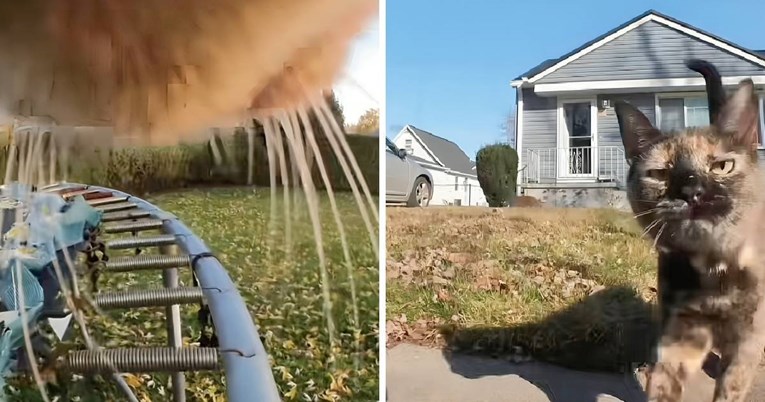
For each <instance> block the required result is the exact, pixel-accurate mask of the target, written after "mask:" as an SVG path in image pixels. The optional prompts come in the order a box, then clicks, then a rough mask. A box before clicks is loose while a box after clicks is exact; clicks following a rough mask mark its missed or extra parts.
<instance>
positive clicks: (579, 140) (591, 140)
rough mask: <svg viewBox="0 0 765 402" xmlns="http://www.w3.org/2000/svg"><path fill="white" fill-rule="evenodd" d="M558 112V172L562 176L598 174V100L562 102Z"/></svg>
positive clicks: (591, 175) (573, 176)
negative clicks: (596, 130) (596, 140)
mask: <svg viewBox="0 0 765 402" xmlns="http://www.w3.org/2000/svg"><path fill="white" fill-rule="evenodd" d="M558 112H559V116H558V140H559V142H558V175H559V177H570V178H575V177H594V176H595V172H596V162H597V161H596V159H597V153H596V150H595V136H594V133H595V131H594V130H593V128H594V125H595V118H596V116H597V111H596V109H595V102H594V101H590V100H587V101H570V102H569V101H566V102H563V103H561V106H560V108H559V111H558Z"/></svg>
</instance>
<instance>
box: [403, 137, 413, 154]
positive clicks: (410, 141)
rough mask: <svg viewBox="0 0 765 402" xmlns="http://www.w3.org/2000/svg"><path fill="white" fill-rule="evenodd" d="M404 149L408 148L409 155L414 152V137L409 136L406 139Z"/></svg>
mask: <svg viewBox="0 0 765 402" xmlns="http://www.w3.org/2000/svg"><path fill="white" fill-rule="evenodd" d="M404 149H406V153H408V154H409V155H411V154H412V139H411V138H407V139H406V141H404Z"/></svg>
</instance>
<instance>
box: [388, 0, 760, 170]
mask: <svg viewBox="0 0 765 402" xmlns="http://www.w3.org/2000/svg"><path fill="white" fill-rule="evenodd" d="M649 9H655V10H656V11H659V12H661V13H664V14H667V15H669V16H670V17H674V18H677V19H679V20H681V21H684V22H686V23H688V24H691V25H693V26H696V27H697V28H699V29H702V30H705V31H707V32H709V33H712V34H715V35H717V36H720V37H722V38H724V39H727V40H729V41H732V42H735V43H737V44H739V45H741V46H744V47H748V48H750V49H765V28H763V27H765V2H762V0H726V1H724V2H723V1H720V0H718V1H710V0H695V1H688V0H673V1H667V0H664V1H635V0H631V1H602V0H601V1H590V0H578V1H564V0H557V1H549V0H548V1H544V0H534V1H512V2H511V1H506V0H480V1H472V2H469V1H465V0H387V8H386V13H387V16H386V17H387V23H386V31H387V38H386V59H387V60H386V64H387V66H386V81H387V88H386V115H387V119H386V120H387V122H386V128H387V135H388V136H389V137H391V138H392V137H393V136H395V135H396V133H397V132H398V131H399V130H400V129H401V128H402V127H403V126H404V125H406V124H413V125H415V126H417V127H418V128H421V129H424V130H427V131H430V132H432V133H434V134H436V135H439V136H441V137H444V138H447V139H450V140H452V141H454V142H455V143H457V144H458V145H460V146H461V147H462V149H463V150H465V152H466V153H467V154H468V156H470V157H471V158H472V159H474V158H475V153H476V152H477V151H478V149H479V148H480V147H481V146H482V145H485V144H489V143H494V142H496V141H499V140H503V141H504V140H505V139H506V137H505V136H504V133H503V131H502V124H503V122H504V121H505V119H506V117H507V115H508V113H509V112H510V110H511V108H512V107H513V105H514V102H515V91H514V90H513V89H512V88H511V87H510V81H511V80H512V79H513V78H515V77H516V76H518V75H519V74H521V73H523V72H525V71H527V70H528V69H530V68H531V67H533V66H535V65H537V64H539V63H540V62H542V61H543V60H545V59H549V58H557V57H560V56H562V55H564V54H566V53H568V52H569V51H571V50H573V49H575V48H577V47H579V46H580V45H582V44H583V43H585V42H587V41H589V40H592V39H594V38H595V37H597V36H599V35H602V34H604V33H605V32H607V31H609V30H611V29H613V28H615V27H617V26H618V25H620V24H622V23H624V22H626V21H628V20H630V19H632V18H634V17H636V16H638V15H639V14H641V13H643V12H645V11H647V10H649ZM585 21H586V22H585Z"/></svg>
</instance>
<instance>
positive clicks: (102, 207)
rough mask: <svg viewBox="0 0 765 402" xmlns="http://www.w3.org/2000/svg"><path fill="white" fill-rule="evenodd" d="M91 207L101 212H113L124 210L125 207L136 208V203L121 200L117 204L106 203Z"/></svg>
mask: <svg viewBox="0 0 765 402" xmlns="http://www.w3.org/2000/svg"><path fill="white" fill-rule="evenodd" d="M93 208H95V209H97V210H99V211H101V212H114V211H124V210H126V209H133V208H138V205H136V204H134V203H132V202H121V203H118V204H107V205H99V206H94V207H93Z"/></svg>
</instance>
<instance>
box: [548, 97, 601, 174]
mask: <svg viewBox="0 0 765 402" xmlns="http://www.w3.org/2000/svg"><path fill="white" fill-rule="evenodd" d="M587 102H589V103H590V135H591V139H590V148H591V149H592V151H591V152H592V156H591V158H592V162H591V163H592V173H591V174H589V175H568V174H563V173H562V172H563V170H562V169H564V168H565V166H564V165H565V163H564V161H565V160H566V158H564V157H562V155H563V153H562V152H560V150H561V149H568V148H570V147H569V145H568V144H569V143H568V139H569V137H568V135H566V138H563V135H562V133H563V130H562V128H561V127H562V125H563V124H565V122H564V121H563V105H564V104H566V103H587ZM557 106H558V108H557V113H556V115H557V125H556V126H557V133H556V137H557V144H558V148H557V149H558V151H556V153H557V154H558V155H557V156H556V158H557V164H558V167H557V169H556V172H555V176H556V180H558V181H569V180H570V181H588V180H595V179H597V177H598V172H599V170H598V169H600V166H599V164H600V160H599V154H598V97H597V96H593V97H584V98H582V97H578V98H566V97H558V105H557Z"/></svg>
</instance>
